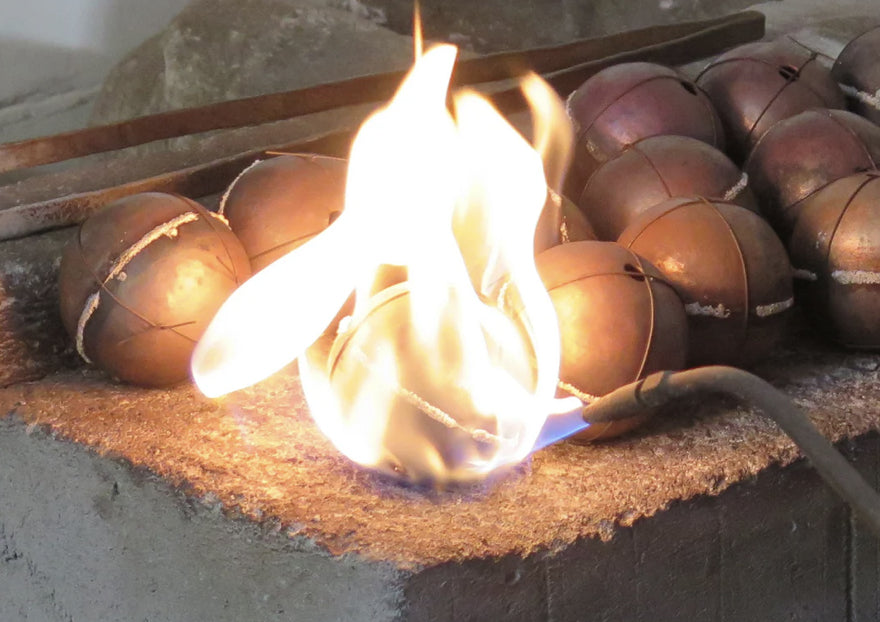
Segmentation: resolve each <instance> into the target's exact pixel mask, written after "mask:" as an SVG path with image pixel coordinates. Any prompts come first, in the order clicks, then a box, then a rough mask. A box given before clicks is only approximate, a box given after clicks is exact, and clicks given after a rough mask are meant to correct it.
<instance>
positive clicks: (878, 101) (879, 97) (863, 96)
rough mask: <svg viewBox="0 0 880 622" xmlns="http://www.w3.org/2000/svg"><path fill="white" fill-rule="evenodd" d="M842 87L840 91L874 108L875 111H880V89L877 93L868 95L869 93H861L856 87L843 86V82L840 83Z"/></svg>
mask: <svg viewBox="0 0 880 622" xmlns="http://www.w3.org/2000/svg"><path fill="white" fill-rule="evenodd" d="M838 86H840V90H841V91H843V92H844V93H846V94H847V95H849V96H850V97H852V98H854V99H857V100H859V101H860V102H862V103H863V104H867V105H868V106H871V108H874V109H875V110H880V89H877V92H876V93H868V92H867V91H860V90H859V89H857V88H856V87H854V86H851V85H849V84H843V83H842V82H840V83H838Z"/></svg>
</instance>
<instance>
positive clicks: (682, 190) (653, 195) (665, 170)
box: [578, 136, 757, 240]
mask: <svg viewBox="0 0 880 622" xmlns="http://www.w3.org/2000/svg"><path fill="white" fill-rule="evenodd" d="M694 195H699V196H706V197H712V198H718V199H723V200H728V201H733V202H734V203H737V204H739V205H742V206H743V207H747V208H749V209H752V210H755V211H756V210H757V205H756V203H755V199H754V196H753V195H752V191H751V190H750V189H749V184H748V177H746V176H744V175H743V173H742V171H740V170H739V167H737V166H736V164H734V163H733V162H732V161H731V160H730V158H728V157H727V156H726V155H724V153H723V152H721V151H719V150H718V149H716V148H715V147H712V146H711V145H708V144H706V143H704V142H702V141H699V140H696V139H694V138H690V137H687V136H654V137H651V138H645V139H644V140H640V141H639V142H637V143H636V144H634V145H631V146H629V147H627V148H626V149H625V150H624V151H623V153H621V154H620V155H618V156H616V157H615V158H612V159H611V160H609V161H608V162H606V163H605V164H603V165H602V166H601V167H599V169H598V170H597V171H596V172H595V173H594V174H593V176H592V177H590V180H589V181H588V182H587V185H586V187H585V188H584V191H583V193H582V194H581V196H580V200H579V201H578V207H580V209H581V210H582V211H583V212H584V214H585V215H586V216H587V218H588V220H589V221H590V222H591V223H593V227H594V228H595V230H596V235H597V236H599V238H600V239H603V240H616V239H617V237H618V236H619V235H620V234H621V233H623V230H624V229H626V227H627V226H628V225H629V223H630V222H632V220H633V219H634V218H635V217H636V216H638V215H639V214H641V213H642V212H644V211H646V210H648V209H650V208H651V207H653V206H655V205H657V204H658V203H661V202H662V201H665V200H667V199H671V198H673V197H680V196H694Z"/></svg>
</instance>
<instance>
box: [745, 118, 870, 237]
mask: <svg viewBox="0 0 880 622" xmlns="http://www.w3.org/2000/svg"><path fill="white" fill-rule="evenodd" d="M878 163H880V127H878V126H876V125H874V124H873V123H871V122H870V121H868V120H867V119H863V118H862V117H860V116H858V115H857V114H854V113H852V112H847V111H846V110H828V109H825V108H816V109H813V110H807V111H805V112H801V113H800V114H797V115H795V116H793V117H790V118H788V119H783V120H782V121H779V122H778V123H776V124H775V125H773V127H771V128H770V129H769V130H767V132H766V133H765V134H764V135H763V136H762V137H761V139H760V140H758V142H757V143H756V144H755V147H754V149H752V153H751V155H749V159H748V161H747V162H746V164H745V169H746V172H747V173H748V175H749V180H750V182H751V184H752V187H753V188H754V190H755V193H756V194H757V195H758V198H759V200H760V203H761V213H762V214H763V215H764V216H765V217H766V218H767V220H769V221H770V224H772V225H773V227H774V228H775V229H776V232H777V233H779V235H780V237H782V239H783V240H787V239H788V236H789V235H790V234H791V230H792V227H794V223H795V221H796V220H797V217H798V214H799V213H800V210H801V207H802V204H803V201H804V200H805V199H806V198H807V197H809V196H810V195H812V194H813V193H814V192H816V191H818V190H820V189H822V188H824V187H825V186H827V185H828V184H830V183H831V182H833V181H836V180H838V179H841V178H843V177H847V176H849V175H852V174H854V173H857V172H860V171H867V170H876V169H877V165H878Z"/></svg>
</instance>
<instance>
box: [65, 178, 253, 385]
mask: <svg viewBox="0 0 880 622" xmlns="http://www.w3.org/2000/svg"><path fill="white" fill-rule="evenodd" d="M249 276H250V265H249V263H248V259H247V255H246V254H245V252H244V249H243V248H242V247H241V244H240V243H239V241H238V240H237V239H236V237H235V235H234V234H233V233H232V232H231V231H230V230H229V227H227V226H226V224H225V223H223V222H222V220H220V219H218V218H217V217H216V216H214V215H211V214H209V213H208V212H207V211H206V210H205V209H204V208H203V207H201V206H200V205H199V204H198V203H196V202H194V201H191V200H189V199H186V198H184V197H180V196H175V195H169V194H162V193H155V192H153V193H144V194H137V195H133V196H129V197H126V198H123V199H120V200H119V201H117V202H115V203H113V204H111V205H109V206H108V207H107V208H105V209H104V210H103V211H101V212H100V213H98V214H96V215H95V216H93V217H91V218H89V219H88V220H87V221H85V222H84V223H83V224H82V226H81V227H80V228H79V231H78V233H77V235H76V236H75V238H74V239H73V240H72V241H71V243H70V244H69V245H68V246H67V248H66V249H65V251H64V254H63V256H62V260H61V270H60V274H59V289H60V302H61V318H62V320H63V322H64V326H65V328H66V329H67V332H68V333H69V334H70V335H71V337H73V338H74V339H75V340H76V345H77V349H78V350H79V352H80V354H81V355H82V356H83V357H84V358H85V359H86V360H88V361H91V362H93V363H94V364H95V365H97V366H98V367H100V368H102V369H104V370H105V371H107V372H109V373H110V374H112V375H113V376H115V377H117V378H119V379H121V380H124V381H126V382H131V383H133V384H138V385H142V386H148V387H162V386H169V385H172V384H176V383H179V382H182V381H183V380H186V379H187V378H188V377H189V363H190V357H191V355H192V351H193V348H194V347H195V344H196V342H197V341H198V339H199V337H201V335H202V333H203V332H204V330H205V328H206V327H207V324H208V322H209V321H210V320H211V318H212V317H213V316H214V314H215V313H216V312H217V309H219V308H220V305H221V304H222V303H223V301H225V300H226V298H227V297H228V296H229V294H231V293H232V291H233V290H234V289H235V288H236V287H237V286H238V285H239V284H240V283H242V282H243V281H244V280H245V279H247V278H248V277H249Z"/></svg>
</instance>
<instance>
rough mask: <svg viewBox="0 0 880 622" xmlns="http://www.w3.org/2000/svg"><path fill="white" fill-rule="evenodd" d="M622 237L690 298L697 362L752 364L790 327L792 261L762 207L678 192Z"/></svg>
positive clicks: (693, 361) (692, 359)
mask: <svg viewBox="0 0 880 622" xmlns="http://www.w3.org/2000/svg"><path fill="white" fill-rule="evenodd" d="M619 242H620V244H622V245H623V246H626V247H627V248H629V249H631V250H633V251H635V252H636V253H638V254H639V255H641V256H642V257H645V258H646V259H647V260H648V261H650V262H651V263H653V264H654V265H655V266H657V268H658V269H659V270H660V272H661V273H662V274H663V275H664V276H665V277H666V278H667V279H668V280H669V282H670V283H672V285H673V286H674V287H675V288H676V290H677V291H678V294H679V296H681V299H682V300H683V301H684V304H685V310H686V311H687V314H688V320H689V330H690V348H689V354H688V364H689V365H690V366H696V365H711V364H727V365H739V366H747V365H749V364H751V363H754V362H756V361H757V360H759V359H760V358H762V357H764V356H766V355H767V354H769V353H770V352H771V351H772V349H773V347H774V346H775V345H776V344H777V343H778V342H779V340H780V339H781V338H782V336H783V335H784V331H785V328H786V325H787V320H788V315H789V313H788V311H789V309H790V308H791V307H792V303H793V297H792V296H793V295H792V275H791V267H790V265H789V261H788V256H787V255H786V252H785V248H784V247H783V245H782V242H780V241H779V238H778V237H776V234H775V233H774V232H773V229H771V228H770V225H768V224H767V222H766V221H765V220H764V219H763V218H761V217H760V216H758V215H757V214H755V213H754V212H752V211H750V210H747V209H745V208H743V207H740V206H739V205H734V204H732V203H724V202H720V201H709V200H707V199H703V198H689V199H688V198H677V199H670V200H668V201H664V202H663V203H660V204H659V205H657V206H655V207H653V208H652V209H650V210H648V211H647V212H645V213H644V214H642V215H641V216H639V217H638V218H637V219H636V220H635V221H633V223H632V224H631V225H630V226H629V227H627V229H626V230H625V231H624V232H623V233H622V234H621V236H620V240H619Z"/></svg>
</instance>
